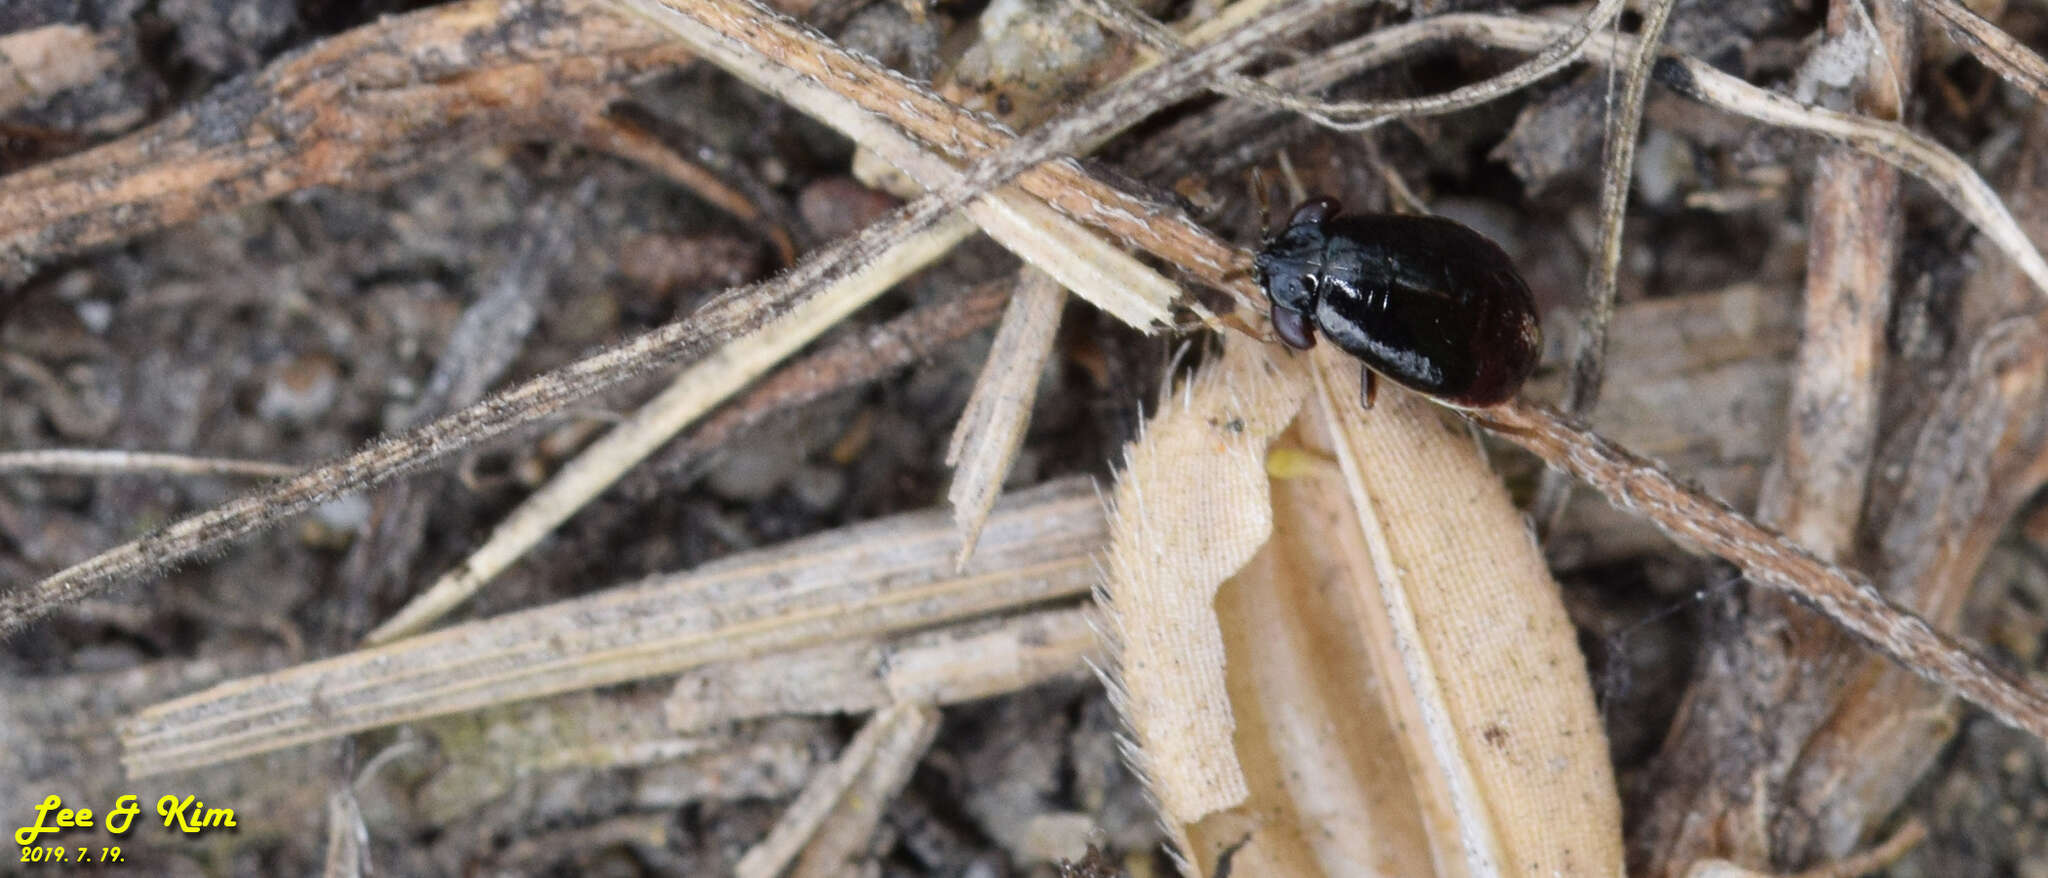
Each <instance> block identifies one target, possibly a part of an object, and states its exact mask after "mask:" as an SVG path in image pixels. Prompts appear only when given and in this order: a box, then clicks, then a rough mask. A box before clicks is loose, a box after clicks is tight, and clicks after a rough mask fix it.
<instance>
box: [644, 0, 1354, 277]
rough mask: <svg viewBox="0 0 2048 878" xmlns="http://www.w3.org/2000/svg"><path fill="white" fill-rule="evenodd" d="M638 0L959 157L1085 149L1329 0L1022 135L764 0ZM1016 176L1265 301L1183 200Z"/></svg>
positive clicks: (1274, 19) (1284, 10)
mask: <svg viewBox="0 0 2048 878" xmlns="http://www.w3.org/2000/svg"><path fill="white" fill-rule="evenodd" d="M631 2H633V3H634V4H635V7H634V8H636V9H642V8H643V7H642V6H641V5H640V4H643V3H650V2H660V3H662V5H663V7H664V8H666V9H668V10H670V11H671V12H673V13H674V14H675V15H679V16H682V17H688V18H693V19H696V20H698V21H700V22H701V23H702V24H703V25H704V26H706V27H709V28H710V29H712V30H714V31H716V32H717V33H719V34H720V35H721V38H722V39H727V40H735V41H740V42H743V43H744V45H745V46H746V47H747V49H748V50H750V51H751V52H753V53H755V54H757V55H758V56H759V57H760V58H764V59H768V60H769V61H772V62H773V63H775V64H778V65H782V66H784V67H787V68H788V69H790V70H791V71H793V72H795V73H797V74H800V75H801V76H802V77H804V78H805V79H808V80H812V81H815V82H821V83H831V89H832V91H833V92H835V93H837V94H838V95H839V96H841V97H842V98H844V99H848V100H851V101H853V102H855V103H856V104H857V105H858V106H859V107H860V108H861V109H862V110H864V111H866V112H867V113H870V114H873V115H875V116H878V117H880V118H882V119H886V120H888V121H889V122H891V123H894V124H895V125H896V126H899V127H900V128H901V129H902V130H903V131H904V132H905V133H907V134H909V135H910V136H913V137H915V138H917V139H918V140H919V141H921V142H923V143H925V144H927V145H929V146H930V147H931V148H932V149H934V150H937V151H939V152H941V153H942V154H944V155H946V156H948V157H949V158H952V159H954V160H961V161H965V160H974V159H977V158H979V157H981V156H984V155H987V154H989V153H990V152H992V151H996V150H1001V149H1004V148H1005V145H1006V144H1009V143H1011V142H1012V141H1013V139H1015V140H1024V141H1034V142H1050V141H1052V140H1055V139H1058V140H1065V141H1066V142H1068V143H1069V144H1071V145H1073V146H1075V147H1078V148H1085V147H1087V146H1092V145H1093V144H1094V143H1095V142H1097V140H1098V139H1099V138H1100V137H1102V136H1106V135H1107V134H1109V133H1111V132H1114V131H1118V130H1122V128H1124V127H1127V126H1128V125H1131V124H1134V123H1135V122H1136V121H1137V120H1138V119H1141V118H1143V117H1144V116H1145V115H1147V113H1146V112H1145V111H1144V109H1142V108H1156V107H1158V106H1161V105H1163V104H1165V103H1168V102H1171V101H1173V100H1178V99H1180V98H1184V97H1186V96H1188V95H1190V94H1193V93H1194V92H1195V91H1196V90H1198V89H1199V87H1200V85H1201V83H1202V82H1206V81H1207V79H1208V78H1209V76H1210V75H1212V74H1213V73H1215V72H1217V71H1227V70H1228V69H1230V68H1233V67H1235V66H1237V65H1239V64H1242V63H1245V62H1246V61H1248V60H1250V59H1251V57H1253V56H1254V55H1255V54H1256V50H1257V49H1259V48H1261V47H1263V46H1264V45H1266V44H1268V43H1270V42H1272V41H1273V40H1276V39H1279V38H1282V37H1283V36H1284V35H1285V34H1287V33H1289V32H1291V31H1292V30H1294V29H1296V28H1298V27H1300V26H1302V25H1303V24H1304V23H1305V22H1306V21H1309V20H1312V19H1313V18H1314V17H1316V16H1317V15H1319V14H1321V13H1322V12H1324V11H1326V10H1327V9H1329V8H1331V5H1332V4H1326V3H1325V0H1313V2H1300V3H1294V4H1291V5H1288V6H1284V7H1281V8H1280V9H1279V10H1278V11H1276V12H1274V13H1272V14H1269V15H1267V16H1266V17H1264V18H1261V19H1258V20H1257V21H1255V22H1254V23H1252V24H1250V25H1246V26H1244V27H1241V28H1239V29H1237V30H1235V31H1233V32H1231V33H1229V34H1227V35H1225V36H1223V37H1220V38H1218V39H1217V40H1216V41H1215V42H1213V43H1210V44H1207V45H1205V46H1202V47H1200V48H1198V49H1196V50H1194V51H1193V52H1191V53H1189V54H1187V55H1183V56H1179V57H1177V58H1175V59H1174V60H1173V61H1170V62H1168V63H1166V64H1163V65H1161V66H1159V67H1154V68H1151V69H1148V70H1145V71H1143V72H1140V73H1138V74H1135V75H1133V76H1132V77H1130V78H1128V79H1126V80H1125V81H1124V82H1123V83H1122V84H1121V85H1119V87H1118V88H1116V89H1114V90H1113V91H1112V92H1109V93H1106V94H1104V95H1102V96H1099V97H1097V98H1095V99H1093V100H1092V101H1090V105H1089V106H1088V107H1087V108H1086V109H1084V110H1078V111H1075V112H1070V113H1068V114H1065V115H1063V116H1061V117H1060V118H1059V119H1056V120H1054V121H1052V122H1050V123H1048V124H1047V125H1046V126H1044V127H1042V128H1040V129H1039V130H1037V131H1034V132H1032V133H1030V134H1027V135H1024V136H1023V137H1022V138H1016V137H1015V136H1014V135H1011V134H1009V133H1008V132H1005V131H1003V130H1002V129H1001V128H1000V127H998V126H997V125H995V124H993V123H991V122H989V121H987V120H986V119H984V118H982V117H980V116H978V115H976V114H973V113H969V112H966V111H964V110H961V109H960V108H959V107H957V106H955V105H953V104H951V103H949V102H947V101H946V100H945V99H944V98H941V97H940V96H938V95H937V94H935V93H933V92H932V91H931V90H930V89H929V88H927V87H925V86H923V85H921V84H918V83H916V82H913V81H911V80H908V79H906V78H904V77H903V76H901V75H899V74H896V73H894V72H893V71H889V70H886V69H884V68H882V67H880V66H878V65H876V64H874V63H873V62H871V61H868V60H866V59H863V58H860V57H858V56H855V55H851V54H849V53H847V52H845V51H844V50H842V49H839V48H837V47H836V46H833V45H832V44H831V43H830V42H829V41H827V40H824V39H823V38H821V37H819V36H817V35H816V34H814V33H812V32H809V31H808V30H806V29H804V28H802V27H801V26H799V25H797V24H795V23H793V22H790V21H788V20H786V19H783V18H781V17H780V16H776V15H774V14H773V13H772V12H769V11H768V10H766V9H764V8H762V7H760V6H758V5H754V4H751V3H746V2H743V0H631ZM657 14H658V13H657ZM674 19H675V16H669V15H664V16H662V17H660V18H659V19H658V20H661V21H662V22H663V23H664V24H665V25H668V26H671V27H674V26H675V24H674V23H673V21H674ZM759 66H760V64H759V62H752V63H749V64H746V65H744V67H743V68H739V69H752V68H758V67H759ZM836 124H838V123H835V125H836ZM1081 128H1086V129H1088V130H1086V131H1082V130H1080V129H1081ZM842 130H843V129H842ZM863 142H865V141H863ZM1033 152H1034V153H1040V154H1041V155H1040V157H1041V160H1043V159H1044V158H1051V157H1052V156H1053V155H1054V154H1055V153H1053V152H1052V151H1043V150H1039V149H1036V148H1034V149H1033ZM969 176H970V178H971V177H972V176H973V175H972V174H970V175H969ZM1016 176H1017V185H1018V186H1019V187H1021V188H1022V189H1024V190H1026V191H1028V192H1030V193H1031V194H1032V195H1034V196H1036V197H1038V198H1040V199H1043V200H1044V201H1045V202H1046V203H1048V204H1050V205H1051V206H1052V207H1054V208H1055V209H1057V210H1059V211H1060V212H1062V213H1064V214H1066V215H1068V216H1070V217H1073V218H1075V219H1077V220H1080V221H1082V222H1084V223H1087V224H1089V225H1091V226H1094V227H1096V228H1099V229H1102V230H1103V231H1105V232H1108V233H1110V234H1111V235H1112V236H1114V237H1116V238H1117V239H1119V240H1122V241H1125V242H1127V243H1129V244H1131V245H1133V246H1136V247H1138V248H1140V249H1143V250H1145V251H1147V252H1150V253H1152V254H1153V255H1155V256H1158V257H1160V258H1161V259H1165V260H1167V261H1168V262H1170V263H1172V264H1174V265H1176V266H1178V267H1180V268H1181V269H1182V270H1185V271H1187V272H1189V273H1190V274H1191V275H1192V276H1194V278H1195V279H1197V280H1199V281H1201V282H1203V283H1206V284H1209V285H1211V286H1214V287H1216V288H1218V289H1223V290H1229V291H1233V292H1235V293H1236V294H1237V295H1238V296H1239V297H1240V301H1243V302H1257V301H1259V299H1258V296H1259V292H1258V290H1257V288H1256V287H1255V286H1253V285H1252V284H1251V282H1250V279H1249V278H1248V277H1246V276H1245V275H1244V272H1243V267H1242V265H1241V264H1240V263H1241V260H1242V258H1243V257H1242V254H1240V253H1237V252H1235V251H1234V250H1233V249H1232V248H1230V247H1229V246H1228V245H1226V244H1224V243H1223V242H1222V241H1220V240H1218V239H1217V238H1216V237H1215V236H1214V235H1211V234H1210V233H1209V232H1208V231H1207V230H1205V229H1203V228H1202V227H1200V226H1199V225H1196V224H1195V223H1194V222H1193V221H1191V220H1189V219H1188V218H1187V217H1185V216H1183V215H1182V214H1180V212H1179V211H1177V210H1174V209H1172V208H1170V207H1167V206H1165V205H1161V204H1157V203H1154V202H1150V201H1148V200H1146V199H1143V198H1139V197H1137V196H1134V195H1131V194H1129V193H1127V192H1124V191H1122V190H1120V189H1118V188H1117V187H1116V186H1114V185H1112V184H1110V183H1107V182H1105V181H1102V180H1100V179H1098V178H1096V177H1094V176H1092V175H1090V174H1089V173H1088V172H1087V171H1085V170H1084V169H1083V168H1081V167H1080V165H1079V164H1077V163H1074V162H1071V161H1058V162H1051V163H1049V164H1046V165H1044V166H1043V167H1033V168H1031V169H1030V170H1027V171H1019V172H1016ZM963 182H964V181H963ZM1056 276H1057V275H1056ZM1063 282H1064V280H1063ZM1069 288H1070V289H1074V287H1072V286H1070V287H1069ZM1077 292H1078V290H1077Z"/></svg>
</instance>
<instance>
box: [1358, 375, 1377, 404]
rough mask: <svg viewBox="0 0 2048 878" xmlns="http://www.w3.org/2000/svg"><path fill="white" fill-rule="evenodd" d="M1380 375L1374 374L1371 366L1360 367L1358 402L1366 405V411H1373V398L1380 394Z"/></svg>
mask: <svg viewBox="0 0 2048 878" xmlns="http://www.w3.org/2000/svg"><path fill="white" fill-rule="evenodd" d="M1379 377H1380V376H1378V375H1375V374H1373V371H1372V367H1370V366H1363V365H1361V366H1359V367H1358V402H1359V403H1360V404H1361V405H1363V406H1365V410H1366V411H1372V399H1373V397H1375V396H1378V395H1379V392H1380V385H1379Z"/></svg>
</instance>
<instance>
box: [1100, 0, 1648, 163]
mask: <svg viewBox="0 0 2048 878" xmlns="http://www.w3.org/2000/svg"><path fill="white" fill-rule="evenodd" d="M1082 5H1083V6H1084V7H1085V8H1086V9H1087V11H1088V12H1089V13H1090V14H1092V15H1094V16H1095V17H1096V18H1098V19H1100V20H1101V21H1102V22H1103V23H1104V24H1106V25H1108V26H1110V27H1112V28H1115V29H1116V30H1117V31H1119V32H1121V33H1123V34H1124V35H1126V36H1129V37H1131V38H1133V39H1136V40H1138V41H1139V42H1141V43H1144V44H1145V46H1146V47H1147V48H1149V49H1151V50H1152V51H1154V52H1158V53H1160V54H1162V55H1169V56H1170V55H1173V54H1176V53H1178V52H1180V51H1181V45H1180V39H1179V38H1178V37H1176V36H1175V35H1174V33H1173V31H1171V30H1169V29H1168V28H1167V27H1166V26H1165V25H1163V24H1160V23H1159V22H1157V21H1154V20H1152V19H1151V18H1150V17H1148V16H1145V15H1144V14H1142V13H1140V12H1138V11H1137V10H1135V9H1132V8H1131V7H1130V6H1129V5H1127V4H1125V3H1123V2H1121V0H1085V2H1084V3H1083V4H1082ZM1624 5H1625V0H1600V2H1599V3H1596V4H1594V5H1593V7H1592V8H1591V9H1588V10H1586V14H1585V15H1583V16H1581V17H1580V18H1579V20H1578V21H1575V22H1573V23H1572V24H1571V26H1570V27H1569V28H1568V29H1566V30H1564V31H1562V32H1560V33H1559V34H1557V35H1556V37H1555V38H1554V39H1552V40H1551V41H1550V43H1549V44H1548V45H1546V46H1544V47H1543V48H1542V49H1541V50H1539V51H1538V52H1537V53H1536V55H1535V56H1534V57H1532V58H1530V59H1528V60H1527V61H1523V62H1522V63H1520V64H1517V65H1515V66H1514V68H1513V69H1510V70H1508V71H1507V72H1506V73H1502V74H1500V75H1499V76H1494V77H1490V78H1487V79H1485V80H1481V81H1479V82H1475V83H1472V84H1470V85H1463V86H1459V87H1458V88H1455V89H1452V90H1450V91H1447V92H1444V93H1442V94H1434V95H1424V96H1422V97H1414V98H1392V99H1387V100H1376V101H1330V100H1323V99H1321V98H1315V97H1310V96H1308V95H1305V94H1301V93H1299V92H1295V91H1290V90H1288V89H1286V88H1283V87H1281V86H1280V85H1277V84H1274V83H1269V82H1263V81H1260V80H1257V79H1253V78H1251V77H1249V76H1241V75H1234V74H1233V75H1229V76H1223V77H1219V78H1218V79H1217V80H1216V86H1215V87H1216V90H1217V91H1220V92H1222V93H1224V94H1227V95H1230V96H1232V97H1239V98H1244V99H1247V100H1251V101H1256V102H1258V103H1261V104H1266V105H1269V106H1272V107H1274V108H1276V109H1281V110H1286V111H1289V112H1294V113H1300V114H1301V115H1303V116H1306V117H1308V118H1310V119H1313V120H1315V121H1316V122H1317V123H1318V124H1321V125H1325V126H1327V127H1330V128H1334V129H1336V130H1338V131H1364V130H1366V129H1369V128H1373V127H1375V126H1377V125H1380V124H1381V123H1384V122H1390V121H1392V120H1394V119H1398V118H1401V117H1404V116H1438V115H1442V114H1444V113H1451V112H1455V111H1458V110H1462V109H1465V108H1467V107H1475V106H1478V105H1480V104H1483V103H1486V102H1488V101H1491V100H1495V99H1498V98H1502V97H1506V96H1507V95H1510V94H1513V93H1515V92H1516V91H1519V90H1521V89H1522V88H1523V87H1524V86H1527V85H1529V84H1530V83H1533V82H1536V81H1537V80H1540V79H1542V78H1543V77H1546V76H1549V75H1550V74H1552V73H1556V72H1557V71H1559V70H1562V69H1564V68H1565V66H1566V65H1569V64H1571V63H1572V62H1574V61H1577V60H1578V59H1579V56H1580V55H1582V54H1584V53H1585V50H1586V44H1587V42H1588V41H1589V40H1591V39H1592V38H1593V34H1594V33H1595V32H1597V31H1600V30H1602V29H1604V28H1606V27H1607V26H1608V25H1610V24H1612V23H1613V22H1614V19H1615V16H1618V15H1620V14H1621V10H1622V7H1623V6H1624ZM1667 12H1668V10H1667ZM1658 28H1659V29H1660V30H1661V28H1662V24H1661V21H1660V22H1659V23H1658ZM1645 32H1646V33H1648V32H1650V31H1649V30H1648V29H1647V27H1646V29H1645Z"/></svg>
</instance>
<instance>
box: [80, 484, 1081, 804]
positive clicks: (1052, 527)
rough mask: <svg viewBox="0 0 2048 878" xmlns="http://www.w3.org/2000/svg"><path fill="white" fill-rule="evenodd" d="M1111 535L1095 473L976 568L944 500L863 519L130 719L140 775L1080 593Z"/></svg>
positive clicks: (1052, 487) (1050, 499) (1027, 508)
mask: <svg viewBox="0 0 2048 878" xmlns="http://www.w3.org/2000/svg"><path fill="white" fill-rule="evenodd" d="M1105 535H1106V532H1105V529H1104V523H1103V518H1102V513H1101V508H1100V505H1099V501H1098V500H1097V499H1096V497H1095V495H1094V493H1093V491H1092V490H1091V489H1090V488H1089V486H1088V485H1087V483H1086V482H1080V481H1066V482H1056V483H1051V484H1048V485H1046V486H1043V487H1040V488H1035V489H1033V490H1031V491H1027V492H1024V493H1022V494H1019V495H1016V496H1014V497H1012V498H1010V499H1009V500H1008V501H1007V502H1006V503H1004V504H1001V505H999V506H998V507H997V511H996V513H995V514H994V515H992V516H991V517H990V520H989V525H988V529H987V530H986V532H985V533H984V535H983V538H982V550H981V552H979V553H978V554H977V555H976V558H975V562H974V563H973V564H972V565H970V567H969V568H968V570H967V571H965V572H962V573H956V572H955V571H954V567H953V554H954V549H955V547H956V545H957V544H956V542H955V539H956V538H955V536H954V532H953V528H952V525H951V522H950V520H949V518H948V516H947V515H946V514H945V513H944V512H942V511H934V512H929V513H918V514H914V515H906V516H898V517H896V518H891V519H883V520H880V521H875V522H870V523H866V524H862V525H857V526H854V527H850V528H846V529H843V530H839V531H833V532H830V533H826V534H821V535H819V536H816V537H811V538H808V539H805V540H800V541H797V542H795V543H792V544H788V545H785V546H781V547H778V548H777V549H773V550H763V551H759V552H754V553H748V554H744V555H740V556H736V557H733V558H731V559H728V560H724V561H720V562H718V563H716V564H712V565H708V566H707V567H705V568H703V569H701V570H698V571H694V572H691V573H686V574H678V575H668V576H660V577H655V578H653V579H651V580H647V581H644V582H642V583H640V584H637V585H633V586H628V587H623V588H617V589H612V590H610V591H606V592H602V593H599V594H596V595H592V596H590V597H586V598H579V599H576V600H570V601H563V602H560V603H556V604H552V605H549V606H544V607H538V608H535V609H532V610H527V611H524V612H520V613H514V614H511V615H507V616H501V617H498V618H494V619H490V620H486V621H482V622H474V623H470V624H467V625H460V626H456V627H453V628H449V629H445V630H443V631H439V632H435V633H431V634H426V635H422V636H420V637H416V638H412V639H408V640H405V641H400V642H398V643H393V644H389V645H386V646H382V647H376V648H373V649H368V650H362V651H358V652H353V653H348V654H345V655H341V656H336V657H334V658H330V659H325V660H322V661H318V662H313V663H311V664H305V665H300V666H297V667H294V668H289V669H286V670H283V671H279V672H277V673H273V674H268V675H264V676H262V677H257V678H252V679H247V680H241V681H236V682H232V683H228V684H224V685H220V686H216V687H214V688H212V689H210V690H207V691H205V692H200V693H197V694H195V695H191V696H188V697H185V698H181V699H177V700H174V701H170V702H166V703H163V704H159V705H156V706H154V707H151V708H148V709H145V710H143V711H141V712H140V713H138V714H136V715H135V716H134V717H132V718H131V719H130V720H129V721H128V722H126V723H125V724H124V725H123V728H122V733H121V738H122V743H123V750H124V756H123V764H124V765H126V766H127V768H128V771H129V773H130V774H131V775H132V776H138V777H139V776H143V775H148V774H154V773H158V772H162V771H169V770H173V769H179V768H189V767H193V766H198V765H205V764H210V763H214V762H219V761H223V760H228V759H235V758H240V757H244V756H248V755H251V754H255V753H262V752H265V751H269V750H275V749H278V748H280V747H288V746H292V745H294V744H300V743H305V742H308V741H315V740H320V739H323V738H329V737H333V736H335V735H340V734H345V733H347V732H352V731H358V730H361V729H367V728H376V727H380V726H386V725H391V724H394V723H401V722H408V721H412V720H417V719H421V718H424V717H430V716H439V715H444V714H449V713H457V712H461V711H467V710H475V709H477V708H479V707H483V706H486V705H492V704H502V703H506V702H511V701H518V700H523V699H529V698H535V697H539V696H542V695H549V694H554V693H559V692H568V691H574V690H579V689H588V688H591V687H595V686H603V685H608V684H612V683H617V682H621V681H625V680H632V679H642V678H646V677H651V676H659V675H662V674H672V673H675V672H677V671H680V670H684V669H687V668H690V667H694V666H697V665H701V664H705V663H707V662H713V661H724V660H734V659H742V658H747V657H752V656H759V655H764V654H767V653H770V652H779V651H788V650H794V649H801V648H805V647H809V646H814V645H818V644H821V643H826V642H830V641H833V640H837V639H841V638H846V637H868V636H875V635H879V634H886V633H889V632H892V631H902V630H908V629H913V628H921V627H925V626H929V625H934V624H940V623H943V622H947V621H950V620H956V619H963V618H969V617H972V616H977V615H982V614H985V613H990V612H996V611H1000V610H1005V609H1011V608H1015V607H1019V606H1023V605H1028V604H1032V603H1038V602H1041V601H1046V600H1051V599H1055V598H1060V597H1068V596H1073V595H1076V594H1080V593H1082V592H1085V591H1086V590H1087V589H1088V588H1089V587H1090V585H1091V584H1092V580H1093V569H1094V567H1093V562H1092V560H1091V559H1092V556H1093V553H1094V552H1096V551H1097V550H1099V549H1100V548H1101V547H1102V545H1103V541H1104V539H1105Z"/></svg>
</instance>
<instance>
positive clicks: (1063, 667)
mask: <svg viewBox="0 0 2048 878" xmlns="http://www.w3.org/2000/svg"><path fill="white" fill-rule="evenodd" d="M1095 653H1096V638H1095V633H1094V630H1093V629H1092V628H1091V627H1089V624H1088V618H1087V613H1086V612H1085V611H1083V610H1080V609H1075V608H1065V609H1051V610H1039V611H1035V612H1031V613H1026V614H1023V615H1019V616H1011V617H1006V618H1003V619H1000V620H995V621H987V620H976V621H973V622H966V623H962V624H958V625H949V626H946V627H943V628H937V629H934V630H931V631H922V632H919V633H916V634H911V635H906V636H902V637H896V638H892V639H865V640H860V639H856V640H850V641H848V642H845V643H835V644H831V645H829V646H821V647H814V648H812V649H807V650H802V651H800V652H792V653H784V654H780V655H774V656H768V657H764V658H758V659H749V660H746V661H739V662H726V663H721V664H715V665H706V666H705V667H702V668H698V669H696V670H692V671H689V672H687V673H684V674H683V675H682V676H681V677H680V678H678V679H677V680H676V687H675V691H674V693H673V694H671V695H670V696H669V699H668V701H667V702H666V703H665V705H664V710H665V711H666V714H667V717H668V725H669V727H670V728H672V729H675V730H677V731H681V732H689V731H698V730H704V729H711V728H716V727H718V726H720V725H722V724H725V723H731V722H737V721H740V720H748V719H759V718H761V717H768V716H778V715H782V714H798V713H862V712H865V711H870V710H879V709H881V708H884V707H887V706H889V705H891V704H895V703H897V702H914V703H917V704H954V703H957V702H961V701H971V700H974V699H977V698H987V697H990V696H993V695H998V694H1002V693H1005V692H1015V691H1018V690H1020V689H1024V688H1028V687H1031V686H1036V685H1038V684H1040V683H1044V682H1047V681H1050V680H1054V679H1060V678H1064V677H1080V676H1083V675H1085V674H1086V673H1087V664H1086V663H1087V661H1088V660H1089V659H1090V657H1091V656H1093V655H1094V654H1095Z"/></svg>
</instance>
